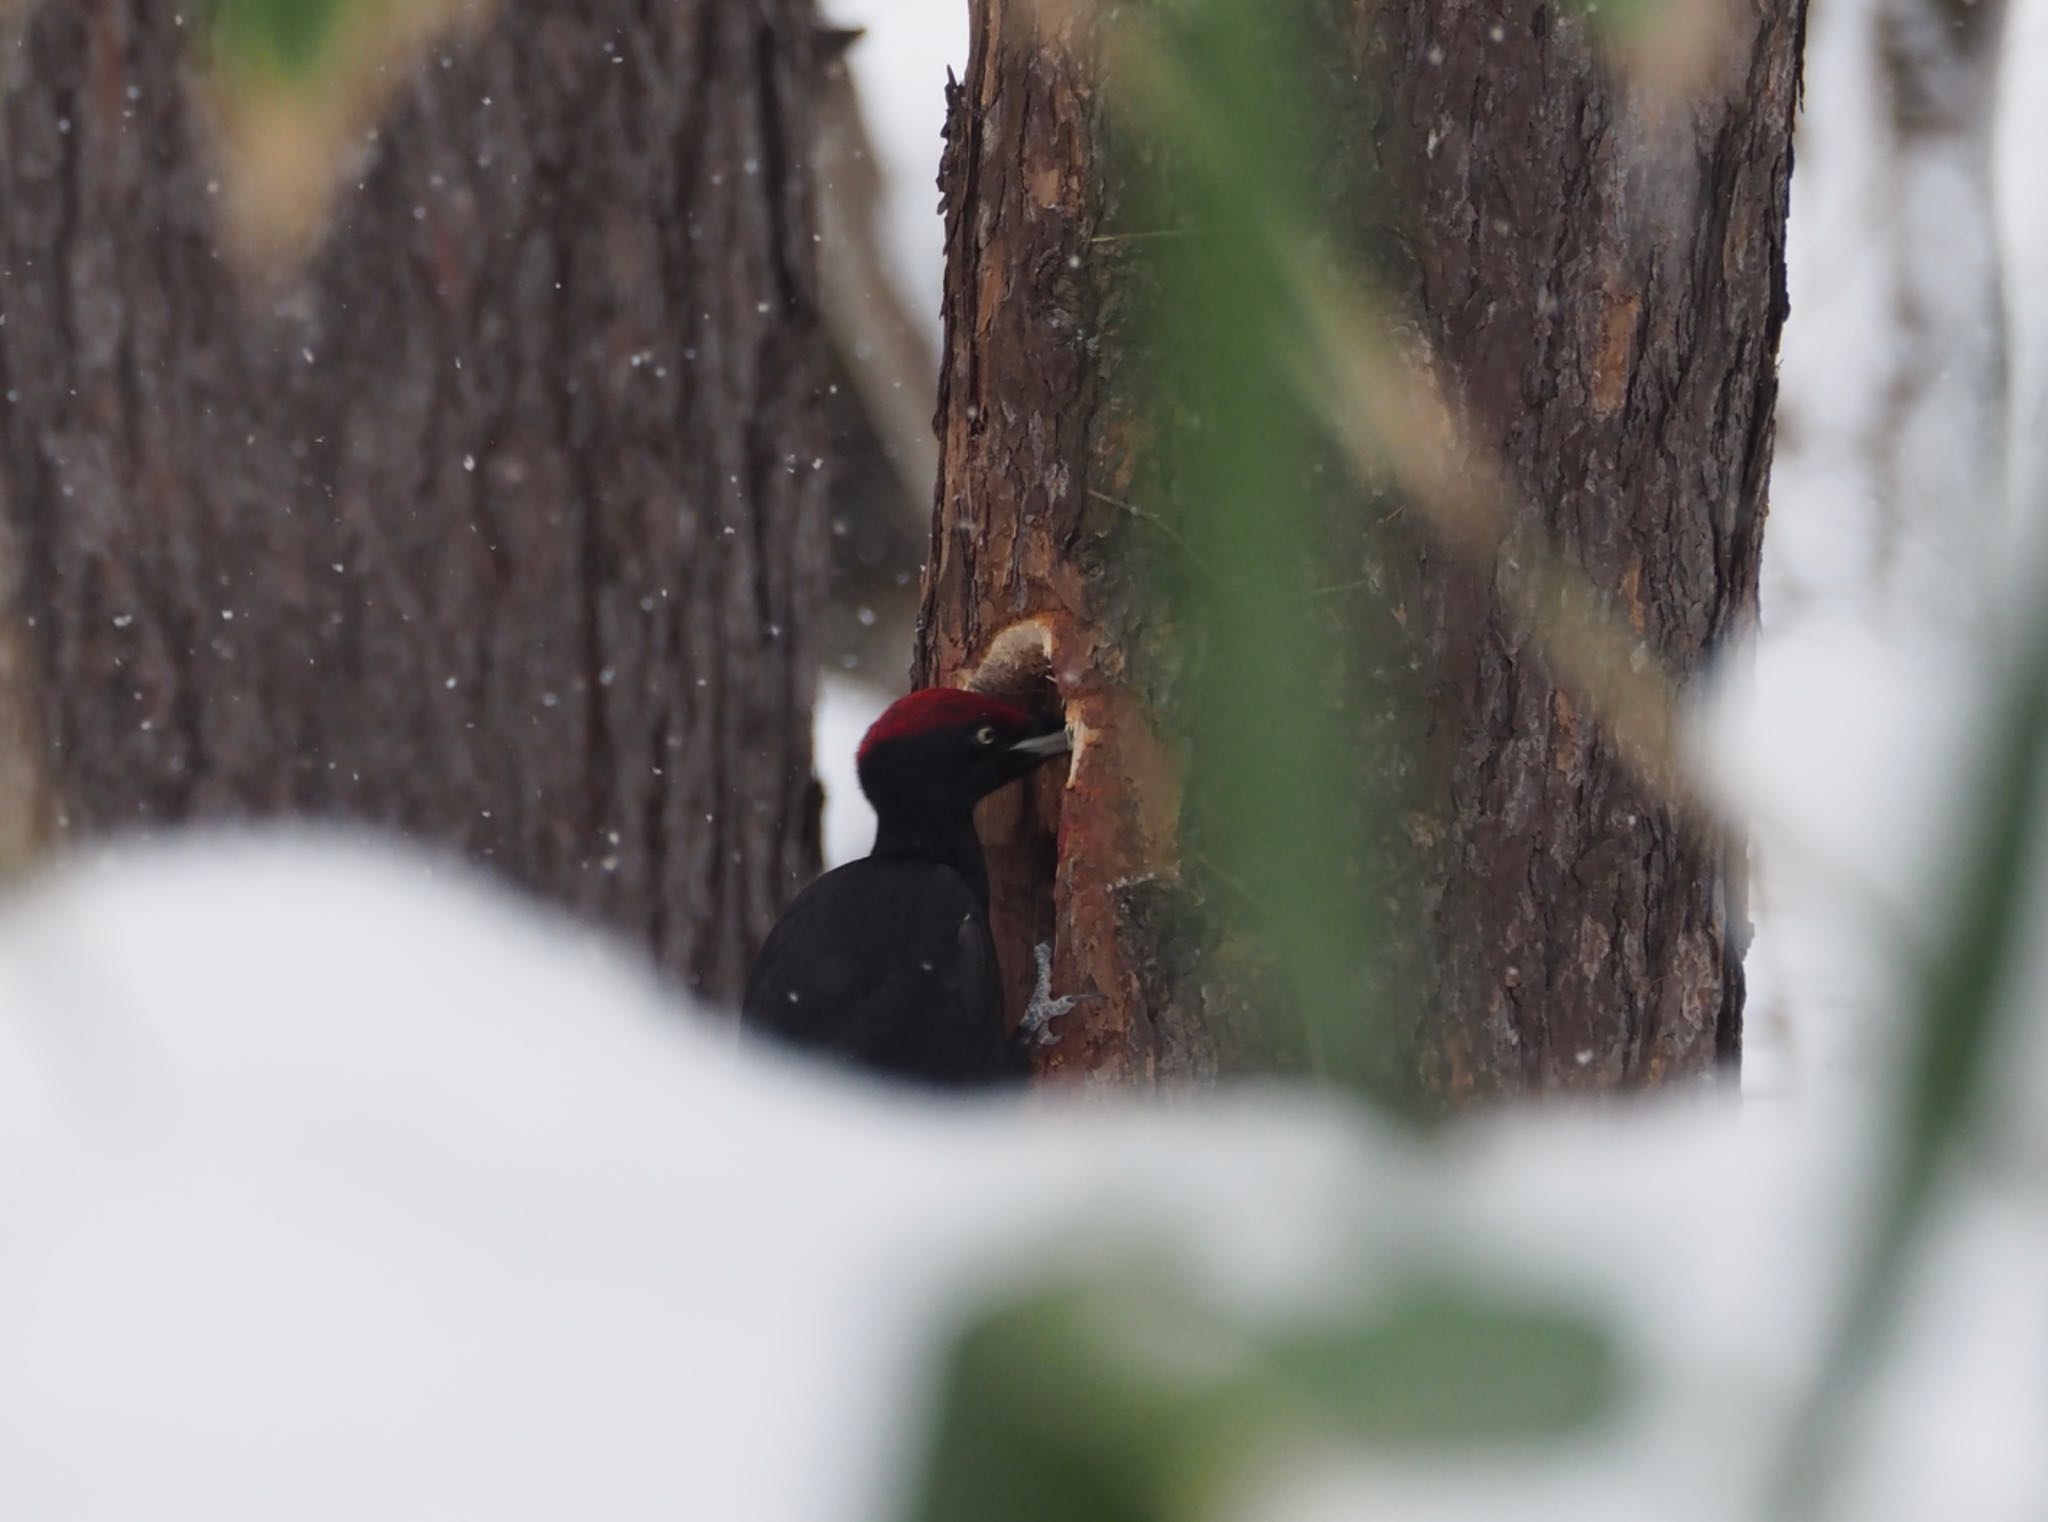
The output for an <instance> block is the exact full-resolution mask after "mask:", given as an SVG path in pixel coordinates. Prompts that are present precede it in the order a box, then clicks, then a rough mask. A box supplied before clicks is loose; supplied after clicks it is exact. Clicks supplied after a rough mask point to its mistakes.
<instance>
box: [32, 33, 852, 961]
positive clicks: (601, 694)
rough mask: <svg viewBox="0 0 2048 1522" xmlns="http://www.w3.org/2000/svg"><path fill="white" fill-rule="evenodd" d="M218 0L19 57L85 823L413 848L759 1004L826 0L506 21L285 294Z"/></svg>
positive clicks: (787, 765) (792, 766) (793, 801)
mask: <svg viewBox="0 0 2048 1522" xmlns="http://www.w3.org/2000/svg"><path fill="white" fill-rule="evenodd" d="M191 9H192V7H190V6H180V5H176V4H173V3H171V0H61V3H57V0H53V3H49V4H46V5H43V6H41V7H40V8H39V9H38V10H37V11H36V12H35V13H34V14H33V16H32V17H31V18H30V19H29V20H28V22H27V23H26V24H25V26H24V27H23V28H22V32H21V36H20V39H19V46H18V47H16V48H14V49H13V50H11V51H10V53H9V56H8V57H7V59H6V60H5V63H6V103H5V127H4V131H5V139H4V143H0V240H4V250H0V311H4V312H5V327H4V330H0V371H4V375H0V379H4V389H5V395H6V406H5V407H4V409H0V507H4V511H5V518H6V524H7V528H8V530H9V535H10V540H11V543H12V545H13V546H14V553H15V556H16V560H17V563H18V570H19V575H18V576H15V577H12V578H11V582H12V586H11V590H12V591H13V593H14V595H15V596H16V597H17V598H18V599H19V603H20V606H19V608H18V609H17V610H16V611H17V613H18V615H19V617H20V619H21V621H22V622H23V623H24V624H25V626H26V627H27V628H28V630H29V631H30V634H31V638H30V641H29V644H30V647H31V649H32V652H33V655H34V659H33V660H32V661H31V663H30V664H31V665H32V666H33V667H34V669H35V673H36V678H37V688H38V693H39V714H40V719H41V726H40V727H41V729H42V730H43V741H44V743H45V745H46V747H47V748H46V755H47V760H48V766H47V773H48V777H47V780H48V784H49V787H50V790H51V793H52V796H53V800H54V802H53V808H54V812H55V815H56V824H57V827H58V829H59V831H60V833H61V834H62V835H67V836H76V835H80V834H84V833H88V832H100V831H105V830H108V829H112V828H116V827H121V826H127V825H134V824H160V823H165V822H170V821H181V820H188V819H221V818H240V817H249V816H264V815H280V814H293V815H313V816H330V817H338V818H347V819H355V820H366V821H371V822H375V823H378V824H382V825H388V826H394V827H396V828H399V829H402V830H405V831H408V832H412V833H414V834H417V835H419V836H421V837H423V838H425V839H428V840H431V841H436V842H441V843H444V844H446V845H449V846H453V847H455V848H458V849H460V850H462V851H465V852H467V853H468V854H470V855H471V856H473V857H477V858H481V859H484V860H487V861H490V862H492V863H494V864H495V865H496V866H497V867H499V868H500V869H502V870H504V871H506V872H508V873H509V874H511V875H512V876H513V877H514V878H515V879H517V880H518V881H520V882H522V883H524V884H527V885H529V886H531V887H533V888H535V889H537V890H539V891H541V892H543V893H545V894H547V895H548V896H550V897H553V898H556V899H559V900H561V901H563V902H565V903H568V904H571V905H573V906H575V907H577V908H578V909H581V910H583V911H585V912H587V913H590V914H592V915H594V916H596V917H598V918H600V919H601V920H604V921H607V922H609V923H611V924H613V925H616V926H618V927H620V928H622V929H623V930H624V931H626V932H627V933H628V934H629V935H631V936H633V937H635V938H637V939H639V940H641V941H643V942H645V943H647V944H648V945H649V946H650V947H652V949H653V950H654V951H655V952H656V954H657V955H658V956H659V958H660V960H661V961H662V962H663V963H664V964H665V965H666V966H667V967H668V968H670V969H671V970H673V971H675V972H678V973H681V974H683V975H685V976H686V977H688V978H689V979H690V980H691V981H692V982H694V983H695V984H696V985H697V986H699V987H700V988H703V989H706V990H708V991H710V992H712V993H714V994H724V995H731V994H733V993H735V992H736V991H737V989H738V987H739V983H740V980H741V978H742V977H743V975H744V971H745V964H746V958H747V956H748V954H749V952H750V948H751V946H752V944H753V943H754V942H755V940H757V939H758V937H759V935H760V934H761V933H762V932H763V931H764V930H765V928H766V926H767V924H768V923H769V921H770V919H771V917H772V915H773V913H774V911H775V909H776V907H777V906H778V905H779V904H780V902H781V901H782V900H783V899H784V898H785V897H786V895H787V893H788V891H789V890H790V888H791V887H792V886H793V885H794V884H796V883H798V882H800V881H802V880H803V879H805V878H806V877H808V876H809V875H810V874H811V873H812V872H813V871H815V869H816V864H817V851H818V847H817V795H816V787H815V784H814V783H813V782H812V780H811V764H810V762H811V757H810V709H811V701H812V690H813V684H814V680H815V678H814V671H815V667H816V651H815V648H814V638H813V624H814V619H815V617H816V614H817V610H818V608H819V605H820V602H821V597H822V584H823V576H824V557H825V543H826V540H825V536H824V533H823V531H822V529H823V525H822V522H821V517H822V514H821V490H822V477H821V474H820V461H819V460H818V458H817V455H818V440H819V438H820V425H819V421H818V417H817V410H816V409H817V401H816V396H815V390H816V387H815V375H816V373H817V337H816V331H815V329H816V316H815V308H816V290H815V275H814V254H813V248H812V211H811V193H810V185H809V170H808V147H809V131H810V122H809V116H808V107H807V101H808V98H809V94H810V79H809V71H810V68H811V50H812V47H813V28H814V21H813V17H812V7H811V5H810V3H809V0H741V3H731V0H674V3H671V4H667V5H662V6H652V7H650V6H640V5H634V4H630V3H628V0H581V3H575V4H572V3H568V0H527V3H522V4H520V5H518V6H508V7H505V8H504V9H503V11H502V12H501V13H500V14H499V15H498V16H497V17H496V19H494V20H491V21H489V22H487V23H486V24H485V25H484V26H483V27H482V28H481V29H480V30H479V31H477V32H476V33H475V34H473V35H465V36H461V37H455V38H451V39H450V40H449V42H448V43H447V45H446V46H445V47H444V48H442V49H439V50H437V51H430V53H429V55H428V56H427V57H426V58H425V59H424V60H422V61H421V62H420V64H419V66H418V68H417V69H416V71H415V73H414V75H413V77H412V78H411V79H410V81H409V82H408V83H407V84H405V85H404V86H403V87H402V89H401V90H400V91H399V92H398V93H397V95H396V96H395V98H394V100H393V103H392V105H391V108H390V109H389V111H388V112H387V114H386V119H385V121H384V122H383V125H382V128H381V130H380V131H379V132H377V133H375V134H373V135H372V139H371V140H370V141H369V142H368V143H366V144H365V145H364V149H363V158H362V162H361V164H360V166H359V173H356V174H352V175H350V176H349V182H350V183H349V185H348V186H347V188H346V189H345V190H344V192H343V194H342V195H341V196H340V199H339V204H338V206H337V208H336V212H335V221H334V224H333V226H332V228H331V229H330V231H329V233H328V235H327V236H326V238H325V240H324V242H323V244H322V246H321V248H320V250H319V251H318V252H317V254H316V255H315V256H314V258H313V260H312V261H311V263H310V265H309V266H308V267H307V268H305V269H304V270H303V271H302V272H300V273H297V274H294V275H292V276H289V277H284V278H280V279H275V280H271V281H269V282H268V283H267V284H262V285H260V287H259V284H258V283H254V282H251V281H249V280H247V279H245V278H243V277H241V276H240V275H238V273H237V272H236V271H235V270H234V269H232V268H230V267H229V265H228V263H227V262H226V260H225V257H224V255H223V254H222V252H221V246H220V239H221V232H220V227H219V218H218V215H217V213H218V209H219V205H220V196H219V192H220V185H219V181H218V178H217V175H218V170H217V168H216V167H215V165H216V162H217V157H216V154H215V152H214V149H213V145H212V144H211V143H210V141H209V139H208V137H207V135H206V132H205V130H204V122H203V115H202V112H201V110H200V107H199V105H198V101H197V95H196V92H195V90H194V88H193V86H192V80H191V78H190V71H191V65H192V62H193V60H192V57H191V53H192V40H193V39H192V31H193V29H194V26H193V25H190V24H188V22H187V19H186V18H185V17H184V16H182V15H181V12H186V11H190V10H191ZM195 24H196V23H195Z"/></svg>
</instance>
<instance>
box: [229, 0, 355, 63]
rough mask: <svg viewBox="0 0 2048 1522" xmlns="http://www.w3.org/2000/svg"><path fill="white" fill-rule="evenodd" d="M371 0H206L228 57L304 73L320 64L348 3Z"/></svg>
mask: <svg viewBox="0 0 2048 1522" xmlns="http://www.w3.org/2000/svg"><path fill="white" fill-rule="evenodd" d="M365 3H371V0H212V23H213V33H214V37H215V39H216V41H217V44H218V46H219V47H220V49H221V51H222V53H223V54H224V56H226V57H227V58H228V59H229V60H231V61H232V62H234V63H236V64H239V65H242V66H245V67H255V68H259V69H262V70H265V71H267V72H270V73H275V74H280V75H283V76H285V77H287V78H293V79H304V78H307V77H309V76H311V75H312V74H313V73H314V72H315V71H316V70H317V69H318V68H319V66H320V64H321V62H322V59H323V57H324V55H325V53H326V51H327V48H328V45H329V44H330V43H331V42H332V41H333V39H334V36H335V33H336V31H337V29H338V26H339V23H340V20H341V16H342V13H343V12H344V11H345V10H346V9H347V8H348V7H349V6H351V5H356V6H361V5H363V4H365Z"/></svg>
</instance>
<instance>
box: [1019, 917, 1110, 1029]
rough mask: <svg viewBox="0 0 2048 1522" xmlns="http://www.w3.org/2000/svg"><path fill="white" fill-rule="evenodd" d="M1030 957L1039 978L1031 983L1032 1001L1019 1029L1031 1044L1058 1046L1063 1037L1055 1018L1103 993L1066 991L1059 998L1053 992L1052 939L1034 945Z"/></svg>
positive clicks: (1099, 996) (1025, 1009)
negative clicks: (1068, 992) (1060, 1036)
mask: <svg viewBox="0 0 2048 1522" xmlns="http://www.w3.org/2000/svg"><path fill="white" fill-rule="evenodd" d="M1031 960H1032V962H1033V963H1034V964H1035V965H1036V966H1037V968H1038V980H1037V981H1036V982H1035V983H1033V984H1032V985H1031V1002H1030V1003H1029V1004H1027V1005H1025V1006H1024V1018H1023V1019H1021V1020H1019V1021H1018V1022H1017V1033H1018V1034H1019V1035H1020V1036H1022V1037H1023V1038H1024V1040H1025V1041H1026V1042H1028V1043H1029V1044H1030V1045H1032V1046H1041V1047H1042V1046H1056V1045H1058V1044H1059V1039H1060V1038H1059V1033H1058V1032H1057V1031H1055V1030H1054V1029H1053V1028H1052V1023H1053V1021H1055V1020H1057V1019H1059V1018H1061V1017H1062V1016H1063V1015H1065V1014H1066V1013H1067V1012H1068V1011H1069V1010H1071V1009H1072V1008H1073V1007H1074V1006H1075V1005H1076V1004H1085V1003H1087V1002H1088V1001H1089V1000H1090V999H1099V998H1101V997H1102V995H1100V994H1064V995H1062V996H1061V997H1059V998H1057V999H1055V998H1054V997H1053V996H1052V942H1051V941H1040V942H1039V943H1038V944H1037V945H1036V946H1034V947H1032V948H1031Z"/></svg>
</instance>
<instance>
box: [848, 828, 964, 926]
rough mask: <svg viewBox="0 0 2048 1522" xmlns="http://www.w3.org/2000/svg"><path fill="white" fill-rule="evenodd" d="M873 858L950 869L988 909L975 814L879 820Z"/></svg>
mask: <svg viewBox="0 0 2048 1522" xmlns="http://www.w3.org/2000/svg"><path fill="white" fill-rule="evenodd" d="M868 855H870V856H887V857H896V858H899V859H903V858H907V859H909V860H912V861H931V862H937V863H938V864H939V865H940V866H944V867H951V868H952V869H953V870H954V871H955V872H958V873H959V874H960V875H961V876H962V877H964V878H966V879H967V886H968V887H970V888H972V889H973V890H974V896H975V897H976V898H977V899H979V900H980V901H981V907H982V908H983V910H986V909H987V908H988V862H987V860H986V859H985V858H984V857H983V856H982V854H981V837H980V836H979V835H977V834H975V833H974V814H973V812H972V811H971V810H970V811H969V812H967V813H964V814H931V813H918V814H914V815H909V814H899V813H896V812H894V811H891V812H888V813H883V814H880V815H878V816H877V819H876V824H875V848H874V849H873V850H872V851H870V852H868Z"/></svg>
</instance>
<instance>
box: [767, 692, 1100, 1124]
mask: <svg viewBox="0 0 2048 1522" xmlns="http://www.w3.org/2000/svg"><path fill="white" fill-rule="evenodd" d="M1064 749H1066V736H1065V733H1064V731H1063V730H1062V729H1061V728H1059V727H1058V726H1057V725H1047V724H1041V723H1038V722H1035V721H1034V720H1032V719H1031V718H1030V717H1029V716H1027V715H1026V714H1024V713H1023V712H1021V711H1020V710H1018V709H1015V708H1012V707H1010V706H1009V705H1008V704H1004V703H998V702H996V701H995V700H993V699H991V698H986V697H982V696H980V695H979V694H975V693H966V692H957V691H953V690H951V689H928V690H926V691H923V692H914V693H912V694H911V695H910V696H909V697H907V698H904V699H902V700H901V701H899V702H898V703H896V704H895V705H893V706H892V707H891V708H890V709H889V711H888V712H887V713H885V714H883V715H882V717H881V718H880V719H878V720H877V721H876V722H875V725H874V727H873V728H872V729H870V730H869V731H868V734H867V738H866V739H865V740H863V741H862V742H861V748H860V781H861V788H862V790H863V791H864V792H866V794H867V795H868V799H869V801H870V802H872V803H873V804H874V806H875V815H876V831H875V847H874V850H873V851H872V852H871V853H870V854H869V855H868V856H867V857H866V858H865V859H864V860H861V861H857V862H851V863H849V864H848V865H846V866H843V867H840V868H839V869H837V870H836V871H833V872H828V873H826V874H825V875H824V876H823V877H821V878H819V879H818V880H817V881H816V882H814V883H812V884H811V885H810V887H808V888H806V889H805V890H804V891H803V892H802V893H800V894H799V895H797V898H796V901H795V902H794V903H792V904H791V905H790V906H789V908H788V910H787V911H786V912H785V913H784V914H783V916H782V918H781V919H780V920H779V921H777V923H776V925H775V928H774V929H773V930H772V931H770V932H769V935H768V939H767V941H766V942H765V943H764V944H763V945H762V947H761V954H760V956H759V957H757V958H756V959H755V962H754V970H753V975H752V976H751V977H750V978H749V979H748V982H747V993H746V998H745V1000H744V1001H743V1003H742V1006H741V1017H742V1022H743V1024H745V1025H746V1026H747V1027H748V1028H749V1029H751V1030H755V1031H759V1032H762V1033H764V1034H768V1035H772V1036H775V1037H778V1038H780V1039H782V1040H785V1041H788V1042H792V1043H794V1044H796V1045H799V1046H804V1047H808V1048H811V1049H813V1050H816V1051H819V1052H821V1053H825V1054H829V1055H832V1056H836V1057H838V1058H840V1059H842V1060H844V1061H847V1062H850V1063H852V1064H854V1065H855V1066H858V1067H862V1068H866V1069H868V1070H870V1071H872V1072H877V1073H882V1074H887V1075H890V1076H893V1077H897V1078H904V1079H910V1080H914V1081H918V1082H923V1083H928V1084H934V1085H939V1086H943V1087H965V1086H972V1085H982V1084H996V1083H1007V1082H1021V1081H1022V1080H1023V1079H1025V1078H1026V1077H1028V1076H1029V1074H1030V1070H1031V1068H1030V1060H1029V1055H1028V1052H1027V1050H1026V1049H1025V1048H1023V1047H1022V1046H1020V1045H1019V1044H1018V1043H1017V1042H1016V1041H1015V1040H1013V1039H1012V1038H1011V1037H1010V1035H1009V1034H1008V1031H1007V1029H1006V1026H1005V1022H1004V1019H1003V993H1002V982H1001V978H1000V977H999V975H998V971H997V966H996V952H995V941H994V938H993V937H992V936H991V935H990V933H989V923H988V871H987V868H986V866H985V865H984V863H983V859H982V854H981V841H980V839H979V838H978V837H977V836H976V835H975V833H974V805H975V804H976V803H977V802H978V801H979V800H980V799H981V798H983V797H984V796H986V795H987V794H989V793H992V792H994V791H995V790H996V789H997V788H999V787H1001V786H1003V785H1004V784H1005V783H1007V782H1010V781H1013V780H1015V779H1016V778H1018V777H1021V776H1023V775H1024V774H1025V773H1026V772H1028V771H1030V770H1031V769H1032V768H1033V767H1035V766H1037V765H1038V764H1039V763H1040V762H1042V761H1044V760H1045V759H1046V758H1047V757H1048V756H1050V755H1056V754H1058V753H1059V752H1060V751H1063V750H1064Z"/></svg>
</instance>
